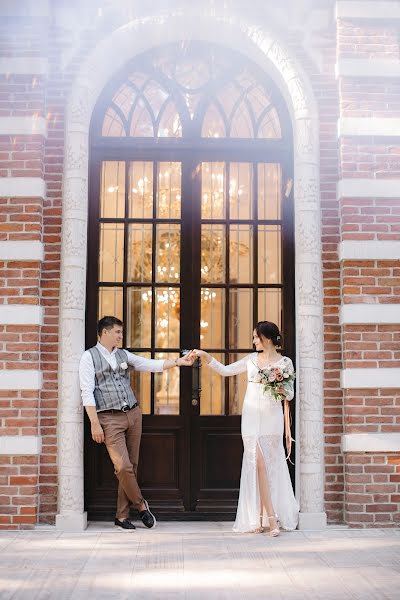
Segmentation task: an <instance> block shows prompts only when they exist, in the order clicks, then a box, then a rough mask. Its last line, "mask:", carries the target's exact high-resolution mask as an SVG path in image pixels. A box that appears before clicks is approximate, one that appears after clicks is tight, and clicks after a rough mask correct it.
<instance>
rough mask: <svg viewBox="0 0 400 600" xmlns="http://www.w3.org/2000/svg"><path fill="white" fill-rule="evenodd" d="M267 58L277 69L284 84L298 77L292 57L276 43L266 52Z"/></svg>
mask: <svg viewBox="0 0 400 600" xmlns="http://www.w3.org/2000/svg"><path fill="white" fill-rule="evenodd" d="M268 58H269V59H270V60H271V62H272V63H273V64H274V65H275V66H276V67H277V69H278V71H279V72H280V74H281V75H282V77H283V79H284V80H285V81H286V82H287V81H289V80H291V79H295V78H297V77H298V71H297V69H296V66H295V63H294V62H293V60H292V57H291V56H290V54H289V53H288V52H287V50H286V49H284V48H283V47H282V46H281V44H279V43H278V42H274V44H273V45H272V46H271V48H270V50H269V51H268Z"/></svg>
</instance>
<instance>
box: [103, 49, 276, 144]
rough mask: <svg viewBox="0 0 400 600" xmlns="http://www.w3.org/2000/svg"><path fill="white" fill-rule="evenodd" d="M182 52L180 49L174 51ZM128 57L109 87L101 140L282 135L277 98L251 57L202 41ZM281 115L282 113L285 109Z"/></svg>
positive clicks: (269, 138) (265, 137)
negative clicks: (130, 60) (124, 68)
mask: <svg viewBox="0 0 400 600" xmlns="http://www.w3.org/2000/svg"><path fill="white" fill-rule="evenodd" d="M178 50H179V49H178ZM180 50H181V51H180V52H179V54H178V53H177V48H176V47H174V46H169V47H166V48H165V47H163V48H162V50H160V51H158V52H157V51H155V52H153V53H148V54H146V55H144V56H141V57H140V58H139V59H137V60H135V61H133V63H132V64H131V67H130V69H129V70H130V74H129V76H128V77H126V74H125V76H124V78H123V80H122V79H121V80H120V81H119V83H118V84H117V85H116V83H115V82H113V85H112V86H111V87H109V88H108V90H107V92H106V93H105V94H104V96H103V110H102V111H100V113H98V119H97V123H96V127H95V135H99V136H102V137H106V138H117V137H127V138H170V139H174V138H175V139H176V138H178V139H185V138H193V137H200V138H227V139H247V140H251V139H253V140H255V139H257V140H282V139H283V138H284V137H285V131H284V128H285V125H287V124H284V125H282V120H281V115H280V112H281V111H280V105H281V97H280V94H279V93H278V92H277V90H276V88H275V86H274V85H273V84H272V82H271V81H270V80H269V78H268V77H266V75H265V74H264V73H262V74H260V73H259V72H258V69H257V68H256V67H255V65H253V64H252V63H249V62H248V61H245V60H243V59H242V58H241V57H240V59H239V58H238V57H236V56H235V55H234V54H233V55H232V54H230V53H227V52H226V51H225V50H223V49H220V48H218V47H213V48H212V51H209V49H205V47H203V46H202V44H190V46H188V47H186V48H183V50H182V49H180ZM285 116H286V115H285Z"/></svg>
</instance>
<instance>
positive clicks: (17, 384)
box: [0, 369, 42, 390]
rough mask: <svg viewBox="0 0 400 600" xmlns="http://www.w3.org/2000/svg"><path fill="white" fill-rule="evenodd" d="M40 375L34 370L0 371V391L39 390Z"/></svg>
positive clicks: (39, 372)
mask: <svg viewBox="0 0 400 600" xmlns="http://www.w3.org/2000/svg"><path fill="white" fill-rule="evenodd" d="M41 387H42V373H41V371H37V370H36V369H9V370H3V371H0V390H40V389H41Z"/></svg>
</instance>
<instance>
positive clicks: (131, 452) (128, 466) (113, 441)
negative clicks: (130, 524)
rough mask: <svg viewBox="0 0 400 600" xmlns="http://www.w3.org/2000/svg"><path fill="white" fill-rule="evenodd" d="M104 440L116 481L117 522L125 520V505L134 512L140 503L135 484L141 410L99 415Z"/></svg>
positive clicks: (138, 489)
mask: <svg viewBox="0 0 400 600" xmlns="http://www.w3.org/2000/svg"><path fill="white" fill-rule="evenodd" d="M98 417H99V421H100V425H101V426H102V428H103V431H104V438H105V439H104V441H105V445H106V447H107V450H108V454H109V455H110V458H111V460H112V462H113V465H114V472H115V475H116V476H117V479H118V482H119V484H118V500H117V512H116V515H115V516H116V518H117V519H121V520H122V519H126V518H127V517H129V505H130V504H132V505H133V507H134V508H136V509H138V508H139V506H140V505H141V503H142V502H143V496H142V492H141V491H140V488H139V486H138V483H137V468H138V461H139V448H140V438H141V435H142V410H141V408H139V406H137V407H136V408H133V409H132V410H129V411H128V412H126V413H123V412H113V413H111V412H99V413H98Z"/></svg>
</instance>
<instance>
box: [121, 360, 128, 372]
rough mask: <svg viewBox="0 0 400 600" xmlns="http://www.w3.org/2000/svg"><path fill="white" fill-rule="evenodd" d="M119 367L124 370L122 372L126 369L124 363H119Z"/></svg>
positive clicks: (126, 366)
mask: <svg viewBox="0 0 400 600" xmlns="http://www.w3.org/2000/svg"><path fill="white" fill-rule="evenodd" d="M119 366H120V367H121V369H124V371H125V370H126V369H127V368H128V365H127V364H126V362H123V363H121V364H120V365H119Z"/></svg>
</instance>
